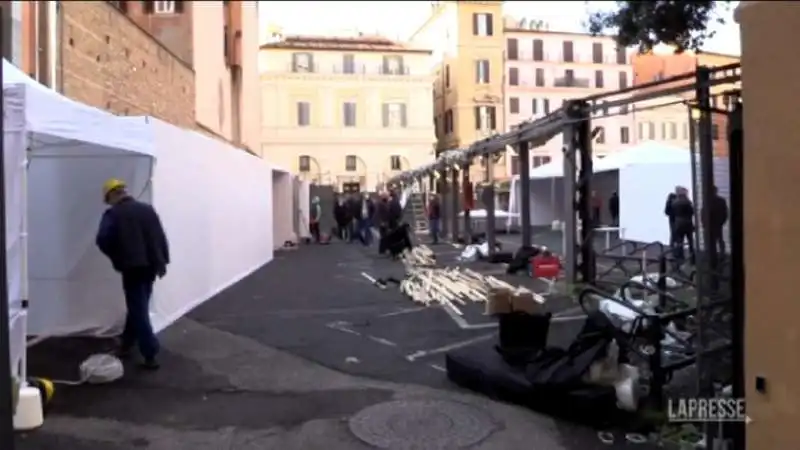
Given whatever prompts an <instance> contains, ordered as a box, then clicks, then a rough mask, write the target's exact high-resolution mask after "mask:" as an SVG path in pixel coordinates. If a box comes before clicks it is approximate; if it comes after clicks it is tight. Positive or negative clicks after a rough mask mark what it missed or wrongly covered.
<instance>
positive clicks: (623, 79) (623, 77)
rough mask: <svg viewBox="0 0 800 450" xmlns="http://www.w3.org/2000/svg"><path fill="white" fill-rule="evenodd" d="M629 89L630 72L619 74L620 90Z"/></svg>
mask: <svg viewBox="0 0 800 450" xmlns="http://www.w3.org/2000/svg"><path fill="white" fill-rule="evenodd" d="M627 87H628V72H620V73H619V88H620V89H625V88H627Z"/></svg>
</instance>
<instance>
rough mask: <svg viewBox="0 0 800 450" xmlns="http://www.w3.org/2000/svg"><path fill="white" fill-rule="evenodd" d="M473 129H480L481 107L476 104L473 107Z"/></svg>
mask: <svg viewBox="0 0 800 450" xmlns="http://www.w3.org/2000/svg"><path fill="white" fill-rule="evenodd" d="M475 129H476V130H480V129H481V107H480V106H476V107H475Z"/></svg>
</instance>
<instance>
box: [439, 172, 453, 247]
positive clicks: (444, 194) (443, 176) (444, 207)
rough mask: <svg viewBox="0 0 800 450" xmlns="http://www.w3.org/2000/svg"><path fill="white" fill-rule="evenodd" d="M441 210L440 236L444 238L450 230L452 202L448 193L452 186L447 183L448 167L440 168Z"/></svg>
mask: <svg viewBox="0 0 800 450" xmlns="http://www.w3.org/2000/svg"><path fill="white" fill-rule="evenodd" d="M437 173H438V175H439V180H438V181H439V212H440V215H441V217H440V218H439V226H440V227H441V229H440V230H439V233H440V236H441V237H443V238H446V237H447V234H448V230H449V228H450V227H449V224H450V223H449V222H448V220H447V219H448V217H450V211H448V210H449V209H450V202H448V201H447V200H448V198H449V197H448V195H449V194H450V186H448V184H447V169H439V170H438V172H437Z"/></svg>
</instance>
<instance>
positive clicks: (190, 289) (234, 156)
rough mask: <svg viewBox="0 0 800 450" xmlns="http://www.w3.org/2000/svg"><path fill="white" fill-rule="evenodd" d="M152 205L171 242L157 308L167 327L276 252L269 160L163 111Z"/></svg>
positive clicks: (157, 322) (157, 128)
mask: <svg viewBox="0 0 800 450" xmlns="http://www.w3.org/2000/svg"><path fill="white" fill-rule="evenodd" d="M128 120H139V121H144V122H146V123H147V124H148V125H149V126H150V128H151V130H152V133H153V136H154V140H155V151H154V152H155V155H156V164H155V169H154V174H153V182H152V189H153V205H154V206H155V207H156V209H157V210H158V212H159V214H160V215H161V220H162V222H163V225H164V228H165V230H166V233H167V238H168V239H169V244H170V258H171V264H170V266H169V268H168V273H167V276H166V277H164V278H163V279H162V280H159V281H158V282H156V287H155V292H154V294H153V296H154V299H153V304H152V306H151V314H152V316H153V326H154V328H156V329H157V330H161V329H163V328H165V327H167V326H169V325H170V324H172V323H173V322H174V321H175V320H177V319H179V318H180V317H181V316H183V315H185V314H186V313H188V312H189V311H190V310H192V309H193V308H195V307H196V306H198V305H200V304H201V303H203V302H205V301H206V300H208V299H210V298H211V297H213V296H214V295H216V294H217V293H219V292H220V291H222V290H223V289H225V288H227V287H229V286H231V285H232V284H234V283H236V282H237V281H239V280H241V279H242V278H244V277H245V276H247V275H249V274H250V273H252V272H253V271H255V270H256V269H258V268H259V267H261V266H263V265H264V264H266V263H268V262H270V261H271V260H272V257H273V248H274V245H273V204H272V199H273V192H272V188H273V185H272V171H273V168H272V166H271V165H270V164H268V163H267V162H266V161H264V160H262V159H260V158H258V157H256V156H253V155H250V154H248V153H245V152H243V151H241V150H239V149H236V148H234V147H232V146H230V145H227V144H225V143H223V142H221V141H218V140H216V139H212V138H210V137H208V136H205V135H203V134H200V133H196V132H193V131H189V130H184V129H181V128H178V127H176V126H173V125H170V124H168V123H165V122H162V121H160V120H158V119H154V118H150V117H136V118H129V119H128Z"/></svg>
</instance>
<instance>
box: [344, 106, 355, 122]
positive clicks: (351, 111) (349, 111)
mask: <svg viewBox="0 0 800 450" xmlns="http://www.w3.org/2000/svg"><path fill="white" fill-rule="evenodd" d="M342 112H343V115H344V126H346V127H354V126H356V104H355V102H346V103H345V104H344V111H342Z"/></svg>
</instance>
